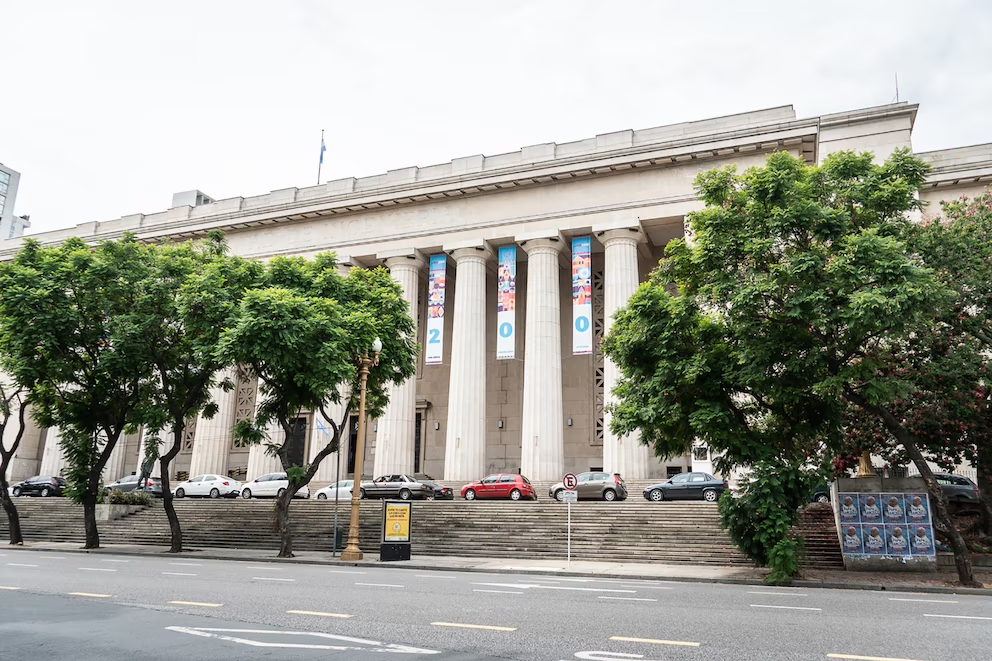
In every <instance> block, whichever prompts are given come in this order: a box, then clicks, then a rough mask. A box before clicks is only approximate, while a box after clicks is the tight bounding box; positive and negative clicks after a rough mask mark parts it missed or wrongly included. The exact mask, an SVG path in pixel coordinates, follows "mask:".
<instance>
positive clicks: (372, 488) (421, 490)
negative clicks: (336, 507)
mask: <svg viewBox="0 0 992 661" xmlns="http://www.w3.org/2000/svg"><path fill="white" fill-rule="evenodd" d="M359 495H360V497H361V498H399V499H400V500H410V499H411V498H424V499H426V498H430V497H431V496H433V495H434V489H432V488H431V487H429V486H427V485H426V484H424V483H423V482H419V481H417V480H415V479H413V478H412V477H410V476H409V475H402V474H395V475H382V476H380V477H377V478H375V479H374V480H372V481H371V482H362V486H361V490H360V491H359Z"/></svg>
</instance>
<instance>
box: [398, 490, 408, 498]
mask: <svg viewBox="0 0 992 661" xmlns="http://www.w3.org/2000/svg"><path fill="white" fill-rule="evenodd" d="M400 500H410V490H409V489H400Z"/></svg>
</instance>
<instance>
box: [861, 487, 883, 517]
mask: <svg viewBox="0 0 992 661" xmlns="http://www.w3.org/2000/svg"><path fill="white" fill-rule="evenodd" d="M880 500H881V496H879V495H878V494H877V493H861V494H858V509H859V510H860V512H861V523H863V524H875V523H882V506H881V504H880V502H879V501H880Z"/></svg>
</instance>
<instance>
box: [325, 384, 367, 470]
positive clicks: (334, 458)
mask: <svg viewBox="0 0 992 661" xmlns="http://www.w3.org/2000/svg"><path fill="white" fill-rule="evenodd" d="M349 390H350V388H347V387H346V388H345V392H344V394H342V396H341V403H340V404H330V405H328V406H325V408H326V409H327V415H329V416H331V417H332V418H334V424H340V423H341V417H342V416H343V415H344V409H345V406H346V405H347V402H348V397H349ZM313 418H314V428H313V430H312V431H311V432H310V453H309V456H308V457H307V461H311V462H312V461H313V460H314V457H316V456H317V454H318V453H319V452H320V451H321V450H323V449H324V447H325V446H326V445H327V444H328V443H330V442H331V438H332V437H333V435H334V431H333V429H332V428H331V425H330V423H329V422H328V421H327V420H326V419H325V418H324V416H323V415H321V413H320V411H315V412H314V414H313ZM318 423H319V424H318ZM320 425H323V427H324V429H325V430H326V431H321V430H320ZM340 443H341V445H340V447H339V450H338V452H332V453H330V454H329V455H327V456H326V457H324V460H323V461H322V462H320V466H319V467H318V468H317V472H316V473H314V476H313V481H314V482H336V481H337V479H338V462H339V461H344V456H343V453H342V450H344V451H345V452H347V450H348V421H347V420H345V421H344V425H343V426H342V428H341V438H340ZM347 473H348V466H346V465H345V464H343V463H342V465H341V471H340V475H341V478H342V479H345V478H347ZM378 474H379V473H376V475H378Z"/></svg>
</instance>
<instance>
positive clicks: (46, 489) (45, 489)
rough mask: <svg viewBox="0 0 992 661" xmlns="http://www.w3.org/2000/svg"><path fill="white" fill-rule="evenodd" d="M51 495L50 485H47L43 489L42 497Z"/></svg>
mask: <svg viewBox="0 0 992 661" xmlns="http://www.w3.org/2000/svg"><path fill="white" fill-rule="evenodd" d="M50 495H52V491H51V489H49V488H48V487H45V488H44V489H42V490H41V497H42V498H48V497H49V496H50Z"/></svg>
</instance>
